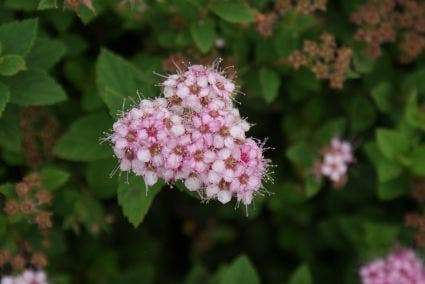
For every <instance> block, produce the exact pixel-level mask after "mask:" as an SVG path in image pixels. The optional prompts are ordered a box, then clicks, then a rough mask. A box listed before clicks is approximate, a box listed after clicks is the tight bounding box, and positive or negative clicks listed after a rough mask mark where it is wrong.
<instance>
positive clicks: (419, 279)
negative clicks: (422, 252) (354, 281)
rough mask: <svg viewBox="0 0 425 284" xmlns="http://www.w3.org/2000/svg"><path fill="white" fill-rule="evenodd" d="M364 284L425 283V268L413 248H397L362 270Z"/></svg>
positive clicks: (360, 272)
mask: <svg viewBox="0 0 425 284" xmlns="http://www.w3.org/2000/svg"><path fill="white" fill-rule="evenodd" d="M359 274H360V278H361V280H362V283H363V284H424V283H425V268H424V264H423V262H422V260H420V259H419V258H418V257H417V256H416V255H415V253H414V252H413V251H412V250H409V249H397V250H395V251H394V252H393V253H391V254H390V255H389V256H387V257H386V258H378V259H375V260H373V261H371V262H370V263H368V264H366V265H365V266H363V267H362V268H361V269H360V271H359Z"/></svg>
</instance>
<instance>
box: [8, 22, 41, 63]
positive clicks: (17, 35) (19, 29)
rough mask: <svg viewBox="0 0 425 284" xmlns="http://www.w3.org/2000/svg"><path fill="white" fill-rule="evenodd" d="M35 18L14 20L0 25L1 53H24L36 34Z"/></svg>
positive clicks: (27, 50)
mask: <svg viewBox="0 0 425 284" xmlns="http://www.w3.org/2000/svg"><path fill="white" fill-rule="evenodd" d="M37 27H38V21H37V20H36V19H30V20H24V21H14V22H11V23H7V24H3V25H1V26H0V41H1V42H2V44H3V54H18V55H21V56H24V55H26V54H27V53H28V52H29V51H30V49H31V47H32V45H33V43H34V41H35V37H36V34H37Z"/></svg>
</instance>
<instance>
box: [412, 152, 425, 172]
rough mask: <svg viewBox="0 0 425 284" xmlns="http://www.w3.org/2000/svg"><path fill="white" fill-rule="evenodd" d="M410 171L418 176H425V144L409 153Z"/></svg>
mask: <svg viewBox="0 0 425 284" xmlns="http://www.w3.org/2000/svg"><path fill="white" fill-rule="evenodd" d="M409 157H410V162H411V164H410V165H409V169H410V171H411V172H412V173H413V174H414V175H417V176H425V145H422V146H419V147H416V148H415V149H413V151H412V152H411V153H410V155H409Z"/></svg>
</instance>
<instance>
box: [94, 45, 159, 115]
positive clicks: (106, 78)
mask: <svg viewBox="0 0 425 284" xmlns="http://www.w3.org/2000/svg"><path fill="white" fill-rule="evenodd" d="M96 84H97V88H98V90H99V95H100V97H101V98H102V99H103V101H104V102H105V104H106V105H107V106H108V108H109V110H110V113H111V114H112V115H116V114H117V112H118V111H119V110H121V108H122V106H123V102H124V100H125V99H127V98H128V99H130V101H129V102H130V103H134V102H135V101H138V100H139V99H138V95H137V92H140V93H141V95H143V96H144V97H153V96H154V92H153V90H152V89H151V86H150V85H148V84H147V83H146V80H145V79H144V76H143V74H142V73H141V72H140V70H139V69H137V68H136V67H134V66H133V65H132V64H131V63H130V62H128V61H126V60H124V59H123V58H121V57H119V56H118V55H116V54H114V53H112V52H110V51H108V50H106V49H103V50H102V51H101V52H100V55H99V58H98V59H97V64H96ZM158 92H159V90H158Z"/></svg>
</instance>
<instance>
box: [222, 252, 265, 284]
mask: <svg viewBox="0 0 425 284" xmlns="http://www.w3.org/2000/svg"><path fill="white" fill-rule="evenodd" d="M239 283H243V284H259V283H260V278H259V277H258V274H257V271H256V270H255V268H254V266H253V265H252V263H251V261H250V260H249V258H248V257H246V256H245V255H241V256H239V257H237V258H236V259H235V260H233V261H232V263H230V264H229V266H228V267H227V269H226V270H225V271H223V274H222V275H221V278H220V281H219V284H239Z"/></svg>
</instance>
